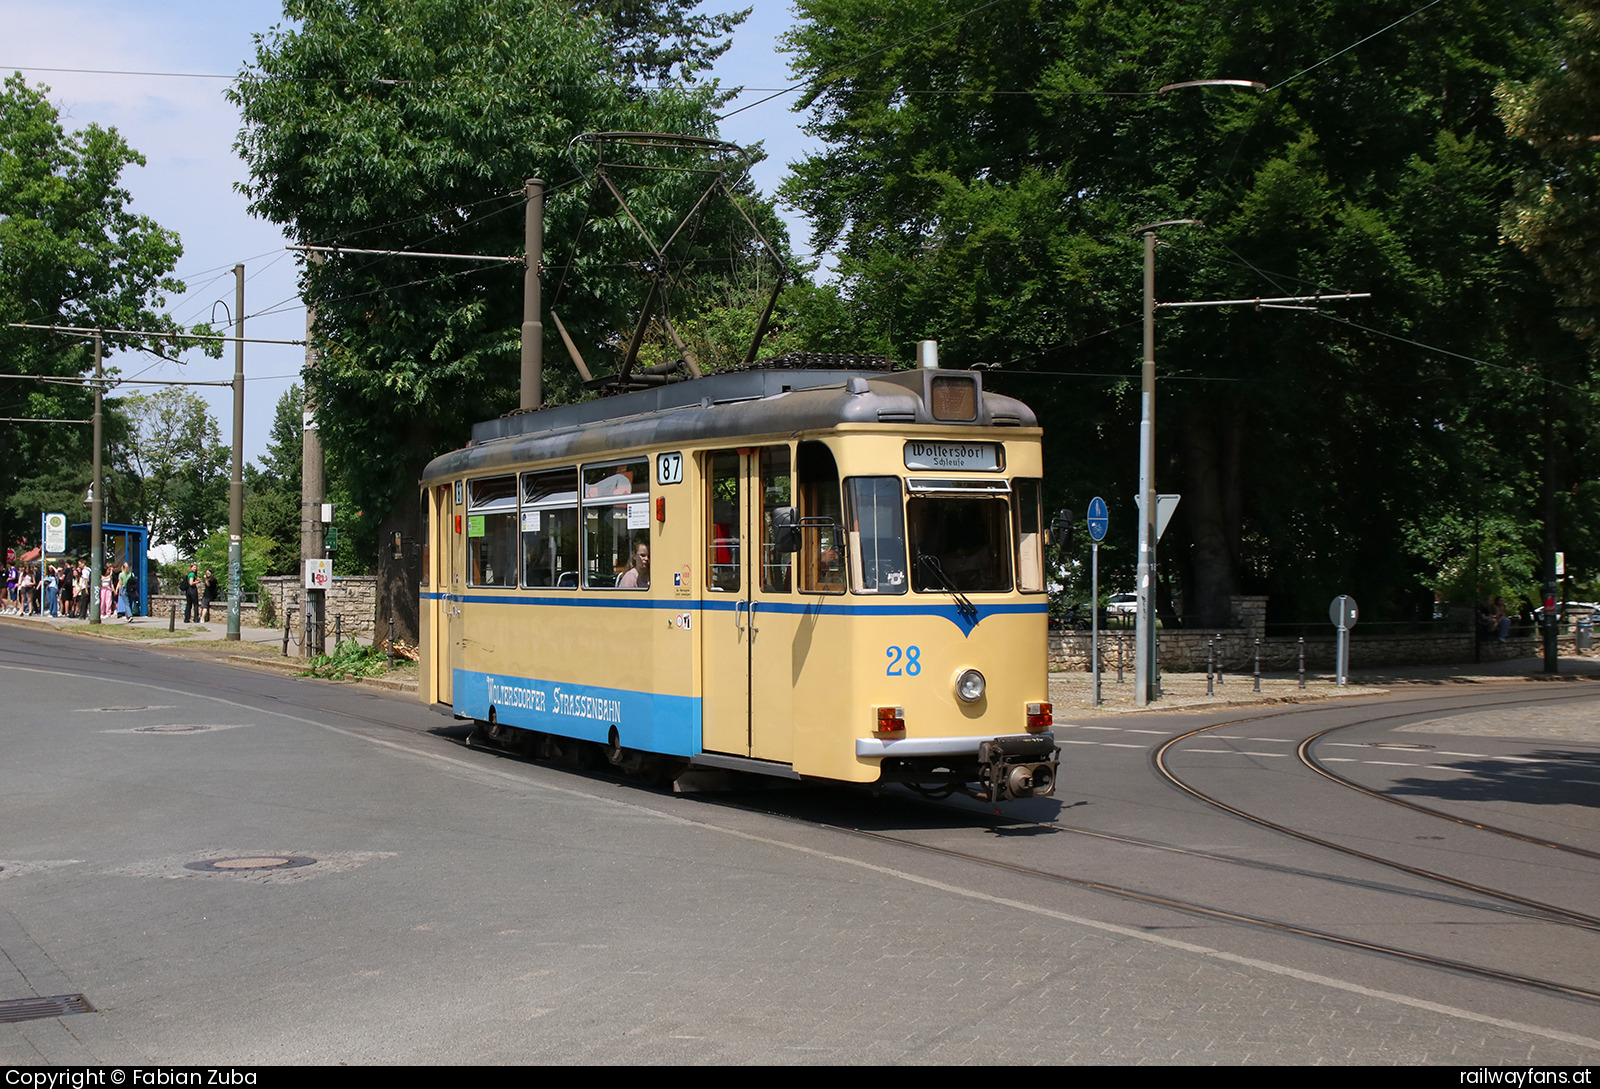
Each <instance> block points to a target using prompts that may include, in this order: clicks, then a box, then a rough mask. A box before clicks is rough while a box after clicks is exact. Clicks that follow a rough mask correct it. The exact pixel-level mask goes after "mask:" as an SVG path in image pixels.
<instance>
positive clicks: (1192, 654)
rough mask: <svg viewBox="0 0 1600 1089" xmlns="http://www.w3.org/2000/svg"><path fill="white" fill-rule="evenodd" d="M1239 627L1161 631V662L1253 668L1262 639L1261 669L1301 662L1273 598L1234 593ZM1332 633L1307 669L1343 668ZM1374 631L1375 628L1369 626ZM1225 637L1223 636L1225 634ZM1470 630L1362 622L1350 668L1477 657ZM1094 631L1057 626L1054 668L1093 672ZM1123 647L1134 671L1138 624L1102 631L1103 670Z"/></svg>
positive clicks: (1524, 653) (1537, 648) (1511, 649)
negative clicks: (1280, 629) (1395, 631)
mask: <svg viewBox="0 0 1600 1089" xmlns="http://www.w3.org/2000/svg"><path fill="white" fill-rule="evenodd" d="M1229 605H1230V610H1229V611H1230V612H1231V613H1232V614H1233V626H1232V627H1229V628H1223V629H1221V630H1220V631H1219V630H1218V629H1216V628H1205V629H1196V628H1190V629H1187V630H1175V629H1171V630H1164V631H1160V632H1157V633H1156V638H1157V640H1158V654H1159V656H1160V662H1161V668H1162V669H1163V670H1170V671H1172V672H1174V673H1189V672H1204V671H1205V668H1206V660H1207V657H1208V655H1215V658H1214V661H1215V662H1216V664H1217V667H1218V668H1219V669H1222V670H1224V671H1226V672H1228V673H1248V672H1250V671H1252V670H1253V669H1254V668H1255V652H1256V640H1258V639H1259V640H1260V641H1261V669H1262V672H1265V673H1282V672H1293V671H1294V670H1297V669H1299V668H1300V649H1301V646H1300V641H1299V640H1298V639H1291V638H1281V637H1271V636H1268V635H1267V633H1266V630H1267V623H1266V622H1267V599H1266V598H1265V597H1251V596H1239V597H1233V598H1230V599H1229ZM1332 629H1333V626H1332V625H1331V624H1330V625H1329V626H1328V634H1327V635H1325V636H1316V637H1312V638H1310V639H1306V640H1305V656H1306V668H1307V669H1308V670H1317V671H1319V672H1328V671H1330V670H1333V669H1334V668H1336V666H1335V661H1334V659H1335V657H1336V656H1337V654H1338V643H1337V641H1336V640H1335V637H1334V635H1333V630H1332ZM1368 631H1369V632H1370V631H1371V629H1368ZM1219 635H1220V636H1221V639H1220V640H1218V638H1217V637H1218V636H1219ZM1473 639H1474V636H1473V634H1472V632H1471V631H1470V630H1462V631H1441V632H1426V633H1423V634H1417V635H1377V634H1364V633H1363V632H1362V630H1361V626H1360V624H1357V625H1356V627H1355V629H1354V630H1353V631H1352V632H1351V633H1350V668H1351V669H1384V668H1387V667H1389V666H1406V665H1458V664H1462V663H1467V662H1471V661H1473ZM1092 642H1093V640H1092V636H1091V634H1090V633H1089V632H1086V631H1072V632H1051V633H1050V649H1049V657H1050V668H1051V669H1053V670H1069V671H1073V672H1084V673H1087V672H1088V671H1089V657H1090V654H1091V647H1092ZM1559 647H1560V653H1561V654H1570V653H1572V651H1573V638H1572V636H1571V635H1563V636H1561V637H1560V639H1559ZM1119 651H1120V653H1121V658H1122V667H1123V670H1124V671H1125V672H1126V673H1128V674H1129V675H1131V674H1132V673H1133V628H1132V626H1129V627H1125V628H1124V627H1118V628H1112V629H1110V630H1107V631H1102V632H1101V633H1100V672H1101V673H1102V675H1104V674H1113V673H1115V672H1116V671H1117V657H1118V653H1119ZM1543 652H1544V639H1543V637H1542V636H1540V635H1538V634H1530V635H1516V636H1512V637H1511V638H1510V639H1508V640H1506V641H1505V642H1504V643H1499V642H1493V641H1491V642H1487V643H1480V644H1479V645H1478V649H1477V655H1478V658H1477V660H1478V661H1482V662H1503V661H1506V660H1508V659H1511V658H1531V657H1536V656H1537V655H1539V654H1542V653H1543Z"/></svg>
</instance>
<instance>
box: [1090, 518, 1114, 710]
mask: <svg viewBox="0 0 1600 1089" xmlns="http://www.w3.org/2000/svg"><path fill="white" fill-rule="evenodd" d="M1110 524H1111V515H1110V512H1109V511H1107V510H1106V501H1105V500H1104V499H1101V498H1100V497H1099V496H1098V495H1097V496H1095V497H1094V498H1093V499H1091V500H1089V536H1090V538H1091V539H1092V540H1093V541H1094V546H1093V549H1092V553H1091V555H1092V558H1091V559H1090V561H1089V615H1090V617H1091V618H1092V619H1091V620H1090V628H1089V662H1090V669H1091V670H1092V671H1093V676H1094V705H1095V706H1096V707H1099V706H1100V542H1101V541H1103V540H1105V537H1106V527H1107V526H1109V525H1110Z"/></svg>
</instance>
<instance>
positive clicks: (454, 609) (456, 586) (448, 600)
mask: <svg viewBox="0 0 1600 1089" xmlns="http://www.w3.org/2000/svg"><path fill="white" fill-rule="evenodd" d="M452 491H453V493H454V494H453V495H452ZM439 492H440V500H439V505H440V507H441V508H442V516H441V518H440V522H441V524H442V525H443V526H444V541H443V542H442V543H443V544H444V545H445V547H444V548H442V549H440V553H441V555H440V557H439V567H440V571H439V581H440V583H441V584H442V585H443V587H444V592H445V595H446V596H444V597H442V598H440V599H439V611H440V613H441V616H440V620H442V621H443V623H442V624H440V632H439V639H440V643H439V654H438V656H437V659H436V660H437V661H438V662H439V667H440V668H439V678H438V681H439V702H440V703H454V702H455V671H456V669H458V668H459V667H460V666H461V657H462V648H463V645H464V643H465V634H464V632H463V628H462V623H461V591H462V588H463V583H462V580H463V579H464V578H466V564H467V544H466V542H467V537H466V532H465V531H466V520H467V508H466V505H465V504H464V503H463V501H462V500H463V498H464V497H463V495H462V483H461V481H459V480H457V481H456V482H455V485H454V488H453V489H452V488H451V487H448V486H447V487H444V488H440V489H439ZM446 580H448V581H446Z"/></svg>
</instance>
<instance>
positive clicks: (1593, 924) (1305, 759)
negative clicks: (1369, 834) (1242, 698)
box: [1151, 693, 1600, 931]
mask: <svg viewBox="0 0 1600 1089" xmlns="http://www.w3.org/2000/svg"><path fill="white" fill-rule="evenodd" d="M1584 698H1591V694H1590V693H1585V694H1583V695H1567V694H1564V693H1563V694H1561V695H1557V696H1547V697H1527V696H1524V697H1520V698H1516V699H1512V700H1506V701H1499V702H1498V703H1497V706H1504V705H1508V704H1517V703H1558V702H1565V701H1569V700H1576V699H1584ZM1478 709H1481V704H1458V705H1452V706H1445V707H1431V708H1428V713H1433V712H1439V713H1447V712H1450V711H1467V710H1478ZM1292 713H1293V712H1275V713H1272V714H1268V715H1258V716H1249V717H1245V718H1239V719H1233V720H1231V721H1228V722H1218V723H1213V724H1211V725H1208V726H1202V727H1199V728H1197V729H1194V730H1189V731H1186V732H1185V733H1182V734H1179V735H1177V736H1175V737H1172V738H1169V739H1168V740H1167V741H1166V742H1165V743H1163V744H1162V745H1160V746H1159V747H1158V748H1157V749H1156V751H1155V752H1154V754H1153V755H1152V757H1151V761H1152V763H1153V764H1154V766H1155V768H1156V770H1157V772H1158V773H1159V774H1160V775H1161V776H1162V777H1163V778H1165V779H1166V780H1167V781H1168V782H1170V783H1171V784H1172V785H1174V786H1175V787H1177V788H1178V789H1180V790H1182V791H1184V792H1185V793H1187V794H1189V795H1191V796H1193V797H1195V798H1197V799H1199V800H1200V801H1203V802H1205V803H1206V804H1208V805H1211V806H1214V807H1215V808H1217V809H1219V810H1222V811H1223V812H1226V813H1229V814H1231V815H1233V816H1235V817H1238V818H1240V819H1241V820H1245V821H1248V822H1250V823H1252V824H1255V825H1257V826H1259V827H1262V828H1266V829H1268V830H1270V831H1273V832H1277V833H1279V834H1281V835H1286V836H1290V837H1292V838H1294V839H1298V840H1300V841H1302V842H1305V843H1311V844H1314V845H1316V846H1318V847H1324V848H1326V849H1328V850H1330V851H1334V852H1337V853H1339V854H1342V855H1345V856H1347V857H1351V858H1357V859H1360V860H1361V861H1364V862H1370V863H1373V864H1375V865H1379V866H1384V867H1387V868H1389V869H1392V870H1396V871H1398V872H1401V873H1404V874H1407V875H1409V876H1411V877H1417V878H1421V879H1423V880H1426V881H1433V882H1437V883H1440V884H1443V885H1448V886H1450V887H1452V888H1456V889H1460V890H1462V891H1464V892H1470V893H1472V894H1474V895H1478V896H1483V897H1488V898H1490V899H1494V900H1499V901H1501V902H1503V903H1508V904H1515V905H1517V906H1518V907H1520V908H1523V909H1526V910H1528V911H1532V912H1536V913H1538V914H1539V915H1540V916H1545V917H1546V918H1547V921H1550V922H1555V923H1559V924H1562V925H1568V926H1574V927H1577V928H1579V929H1583V930H1589V931H1600V916H1595V915H1591V914H1588V913H1587V912H1581V911H1574V910H1572V909H1569V908H1563V907H1560V906H1558V905H1555V904H1548V903H1545V902H1543V901H1540V900H1535V899H1532V898H1530V897H1525V896H1521V895H1518V894H1517V893H1514V892H1510V891H1508V890H1505V889H1497V888H1493V887H1491V886H1488V885H1484V884H1481V883H1479V882H1474V881H1467V880H1464V879H1461V878H1457V877H1452V876H1450V875H1448V874H1443V873H1439V872H1437V871H1435V870H1429V869H1426V868H1423V867H1420V866H1413V865H1411V864H1409V863H1405V862H1401V861H1400V860H1398V859H1393V858H1386V857H1384V856H1382V855H1377V854H1373V853H1372V852H1370V851H1363V850H1360V849H1358V848H1355V847H1350V846H1348V845H1345V844H1342V843H1336V842H1334V841H1332V840H1329V839H1326V838H1324V837H1321V836H1316V835H1313V834H1311V833H1310V832H1305V831H1302V830H1300V829H1296V828H1291V827H1289V826H1288V825H1286V824H1283V823H1282V822H1279V821H1274V820H1271V819H1270V818H1267V817H1265V816H1262V815H1261V814H1258V813H1251V812H1249V811H1247V810H1244V809H1242V808H1240V807H1238V806H1235V805H1231V804H1229V803H1228V802H1225V801H1223V800H1221V799H1220V798H1217V797H1214V796H1213V795H1211V794H1208V793H1206V792H1205V791H1203V790H1201V789H1200V788H1199V787H1197V786H1195V785H1194V784H1193V783H1192V782H1189V781H1187V780H1185V779H1184V778H1182V777H1181V776H1179V775H1178V774H1177V773H1176V772H1175V771H1173V769H1172V768H1171V767H1170V766H1169V765H1168V763H1167V756H1168V754H1169V753H1171V752H1172V751H1173V750H1174V749H1175V748H1176V747H1177V746H1179V745H1181V744H1182V743H1183V742H1184V741H1187V740H1189V739H1190V738H1194V737H1198V736H1201V735H1205V734H1209V733H1212V732H1213V731H1216V730H1220V729H1225V728H1228V727H1230V726H1240V725H1244V724H1248V723H1256V722H1260V721H1262V720H1263V719H1266V718H1277V717H1281V716H1284V715H1288V714H1292ZM1419 713H1424V712H1422V711H1419V710H1409V711H1401V712H1395V713H1392V714H1386V715H1375V716H1372V717H1370V718H1365V719H1360V720H1358V721H1355V722H1347V723H1343V724H1341V725H1339V726H1335V727H1330V728H1329V729H1327V730H1322V731H1319V732H1318V733H1316V734H1313V735H1312V736H1311V737H1309V738H1305V739H1302V740H1301V741H1300V742H1299V745H1298V751H1299V754H1300V759H1301V761H1302V763H1304V764H1305V766H1306V767H1307V768H1309V769H1310V770H1312V771H1314V772H1316V773H1318V774H1319V775H1322V776H1324V777H1326V778H1327V779H1329V780H1330V781H1332V782H1334V783H1337V784H1338V785H1341V786H1345V787H1349V788H1350V789H1352V790H1355V791H1356V792H1358V793H1360V794H1362V795H1364V796H1367V797H1371V798H1376V799H1379V800H1382V801H1388V802H1392V803H1393V804H1396V805H1399V806H1402V807H1404V808H1407V809H1410V810H1413V811H1415V812H1417V813H1418V814H1421V815H1423V816H1427V817H1431V818H1434V819H1437V820H1443V821H1448V822H1452V823H1456V824H1460V825H1463V826H1465V827H1469V828H1474V829H1477V830H1480V831H1483V832H1486V833H1489V834H1492V835H1498V836H1502V837H1506V838H1508V839H1511V840H1514V841H1518V842H1523V843H1527V844H1530V845H1534V846H1539V847H1545V848H1550V849H1554V850H1564V851H1569V852H1570V853H1573V854H1576V855H1580V856H1584V857H1588V858H1596V859H1600V854H1597V853H1595V852H1592V851H1587V850H1584V849H1582V848H1572V847H1569V846H1568V845H1565V844H1560V843H1556V842H1554V841H1552V840H1547V839H1544V838H1541V837H1538V836H1530V835H1526V834H1524V833H1520V832H1516V831H1514V830H1511V829H1507V828H1502V827H1499V826H1497V825H1492V824H1488V823H1486V822H1479V821H1472V820H1467V819H1465V818H1461V817H1457V816H1455V815H1453V814H1449V813H1444V812H1441V811H1439V810H1435V809H1432V808H1431V807H1428V806H1422V805H1417V804H1415V803H1410V802H1406V801H1404V800H1401V799H1395V798H1391V797H1388V796H1386V795H1384V794H1383V793H1381V792H1379V791H1374V790H1371V789H1369V788H1365V787H1361V786H1360V785H1359V784H1355V783H1351V782H1349V781H1348V780H1346V779H1344V777H1342V776H1338V775H1334V774H1332V773H1330V772H1328V771H1327V770H1326V769H1324V768H1322V767H1320V766H1319V765H1317V764H1316V763H1315V762H1314V761H1313V760H1312V759H1311V758H1310V756H1309V746H1310V745H1311V744H1312V743H1314V742H1315V741H1316V740H1317V739H1318V738H1321V737H1324V736H1326V735H1327V734H1329V733H1332V732H1334V731H1336V730H1346V729H1352V728H1354V727H1358V726H1370V725H1373V724H1375V723H1380V722H1388V721H1394V720H1397V719H1405V718H1414V717H1415V716H1416V715H1417V714H1419Z"/></svg>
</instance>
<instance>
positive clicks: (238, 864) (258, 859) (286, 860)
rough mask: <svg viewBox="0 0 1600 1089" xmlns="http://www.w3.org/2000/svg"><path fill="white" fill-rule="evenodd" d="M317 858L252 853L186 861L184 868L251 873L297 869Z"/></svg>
mask: <svg viewBox="0 0 1600 1089" xmlns="http://www.w3.org/2000/svg"><path fill="white" fill-rule="evenodd" d="M316 861H317V860H316V859H314V858H307V857H306V856H305V855H252V856H249V857H245V858H207V859H204V860H202V861H200V862H185V863H184V864H183V868H184V869H186V870H194V871H195V872H196V873H250V872H259V871H261V870H296V869H299V868H300V867H301V866H310V865H312V864H313V863H315V862H316Z"/></svg>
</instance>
